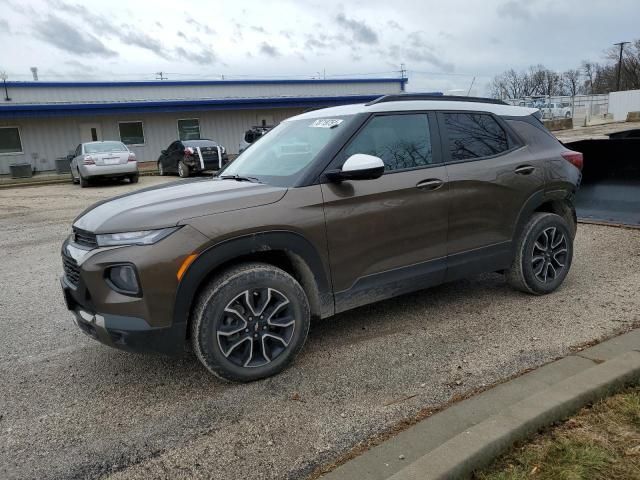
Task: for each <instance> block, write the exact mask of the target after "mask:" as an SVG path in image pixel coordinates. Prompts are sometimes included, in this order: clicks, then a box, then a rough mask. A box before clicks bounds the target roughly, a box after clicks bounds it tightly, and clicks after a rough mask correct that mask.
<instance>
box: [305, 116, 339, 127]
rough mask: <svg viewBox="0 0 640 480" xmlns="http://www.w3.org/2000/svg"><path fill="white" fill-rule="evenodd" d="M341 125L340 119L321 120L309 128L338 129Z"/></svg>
mask: <svg viewBox="0 0 640 480" xmlns="http://www.w3.org/2000/svg"><path fill="white" fill-rule="evenodd" d="M341 123H342V120H341V119H339V118H319V119H318V120H316V121H314V122H313V123H312V124H311V125H309V126H310V127H315V128H333V127H337V126H338V125H340V124H341Z"/></svg>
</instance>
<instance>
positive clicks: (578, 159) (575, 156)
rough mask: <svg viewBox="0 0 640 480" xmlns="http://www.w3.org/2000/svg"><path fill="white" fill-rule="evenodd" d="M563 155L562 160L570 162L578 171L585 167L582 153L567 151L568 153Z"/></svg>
mask: <svg viewBox="0 0 640 480" xmlns="http://www.w3.org/2000/svg"><path fill="white" fill-rule="evenodd" d="M561 155H562V158H564V159H565V160H566V161H568V162H569V163H570V164H571V165H573V166H574V167H576V168H577V169H578V170H582V166H583V165H584V155H582V153H580V152H574V151H573V150H567V151H566V152H563V153H561Z"/></svg>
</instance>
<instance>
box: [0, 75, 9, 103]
mask: <svg viewBox="0 0 640 480" xmlns="http://www.w3.org/2000/svg"><path fill="white" fill-rule="evenodd" d="M7 78H8V77H7V74H6V73H5V72H0V79H2V82H3V83H4V101H5V102H10V101H11V99H10V98H9V91H8V90H7Z"/></svg>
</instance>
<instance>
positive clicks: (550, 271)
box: [505, 213, 573, 295]
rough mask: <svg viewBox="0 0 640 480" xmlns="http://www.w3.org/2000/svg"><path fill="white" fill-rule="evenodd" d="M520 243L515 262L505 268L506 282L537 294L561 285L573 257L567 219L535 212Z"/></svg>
mask: <svg viewBox="0 0 640 480" xmlns="http://www.w3.org/2000/svg"><path fill="white" fill-rule="evenodd" d="M517 242H518V243H517V244H516V255H515V258H514V260H513V263H512V264H511V267H510V268H508V269H507V270H506V271H505V277H506V279H507V282H509V284H510V285H511V286H512V287H513V288H515V289H517V290H521V291H523V292H527V293H532V294H534V295H544V294H546V293H551V292H553V291H554V290H555V289H556V288H558V287H559V286H560V285H561V284H562V282H563V281H564V279H565V277H566V276H567V274H568V273H569V269H570V268H571V260H572V259H573V235H572V234H571V231H570V228H569V225H568V224H567V221H566V220H565V219H564V218H562V217H561V216H560V215H556V214H554V213H534V214H533V216H532V217H531V218H530V219H529V221H528V222H527V224H526V225H525V226H524V229H523V230H522V233H521V234H520V238H519V239H518V240H517Z"/></svg>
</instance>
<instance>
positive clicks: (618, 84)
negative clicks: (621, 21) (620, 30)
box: [614, 42, 630, 92]
mask: <svg viewBox="0 0 640 480" xmlns="http://www.w3.org/2000/svg"><path fill="white" fill-rule="evenodd" d="M627 43H630V42H619V43H614V45H616V46H619V47H620V60H619V61H618V81H617V83H616V91H618V92H619V91H620V74H621V73H622V50H623V49H624V46H625V45H626V44H627Z"/></svg>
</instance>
